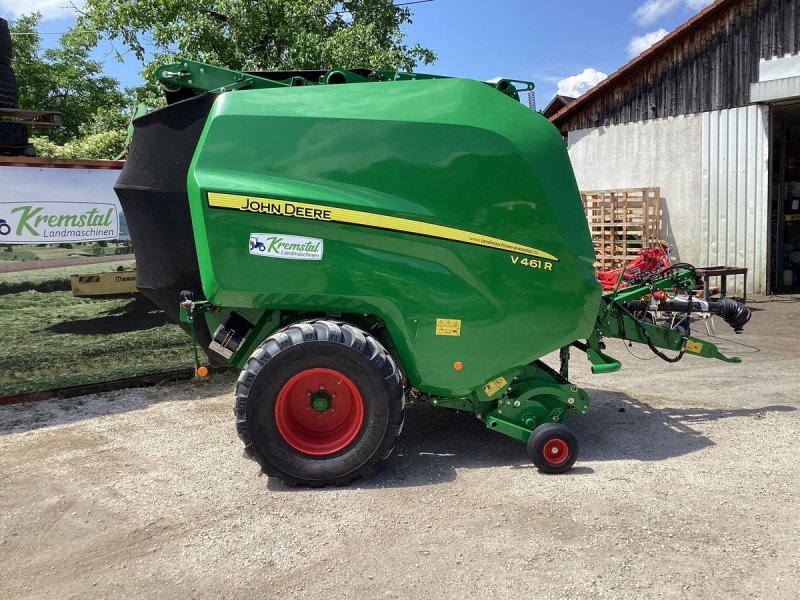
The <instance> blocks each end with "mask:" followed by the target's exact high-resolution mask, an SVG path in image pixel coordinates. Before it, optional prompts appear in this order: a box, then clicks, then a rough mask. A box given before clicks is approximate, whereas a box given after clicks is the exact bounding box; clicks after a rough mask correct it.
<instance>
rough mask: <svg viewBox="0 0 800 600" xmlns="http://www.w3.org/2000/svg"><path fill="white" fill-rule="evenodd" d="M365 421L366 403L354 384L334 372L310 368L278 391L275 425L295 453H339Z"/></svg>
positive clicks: (353, 437) (320, 454) (315, 454)
mask: <svg viewBox="0 0 800 600" xmlns="http://www.w3.org/2000/svg"><path fill="white" fill-rule="evenodd" d="M363 422H364V401H363V399H362V398H361V393H360V392H359V391H358V388H357V387H356V386H355V384H354V383H353V381H352V380H351V379H350V378H349V377H347V375H343V374H342V373H340V372H339V371H334V370H333V369H307V370H305V371H301V372H300V373H297V374H296V375H294V376H293V377H292V378H291V379H289V381H287V382H286V383H285V384H284V386H283V387H282V388H281V391H280V392H278V398H277V400H276V401H275V424H276V425H277V426H278V431H279V432H280V434H281V436H283V439H284V440H285V441H286V443H287V444H289V445H290V446H291V447H292V448H294V449H295V450H299V451H300V452H303V453H305V454H312V455H314V456H324V455H326V454H333V453H334V452H338V451H339V450H341V449H342V448H344V447H345V446H347V445H348V444H349V443H350V442H352V441H353V440H354V439H355V437H356V435H358V432H359V430H360V429H361V424H362V423H363Z"/></svg>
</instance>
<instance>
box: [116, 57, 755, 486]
mask: <svg viewBox="0 0 800 600" xmlns="http://www.w3.org/2000/svg"><path fill="white" fill-rule="evenodd" d="M158 77H159V79H160V80H161V81H162V83H163V84H165V89H166V90H167V98H168V100H169V102H170V104H169V105H168V106H167V107H165V108H163V109H160V110H157V111H154V112H152V113H149V114H147V115H144V116H142V117H140V118H138V119H136V120H135V121H134V134H133V138H132V143H131V146H130V148H129V154H128V160H127V161H126V165H125V168H124V169H123V172H122V174H121V176H120V178H119V181H118V183H117V185H116V188H115V189H116V191H117V193H118V195H119V198H120V201H121V203H122V207H123V210H124V212H125V215H126V218H127V221H128V224H129V227H130V231H131V236H132V239H133V242H134V248H135V252H136V257H137V266H138V281H137V285H138V286H139V287H140V289H142V291H143V292H145V293H146V294H148V295H149V296H150V297H151V298H152V299H153V300H154V301H155V302H156V303H157V304H159V305H160V306H162V308H164V310H166V311H168V312H169V313H170V314H172V315H173V317H175V318H176V320H177V319H181V320H182V322H183V323H184V326H185V327H186V328H187V330H189V331H190V332H191V333H192V336H193V339H195V340H196V343H197V344H199V346H200V347H202V348H203V349H204V350H205V352H206V354H207V355H208V357H209V359H210V361H211V362H212V363H213V364H232V365H235V366H238V367H240V368H242V371H241V375H240V377H239V380H238V384H237V389H236V400H235V414H236V424H237V429H238V432H239V435H240V437H241V438H242V440H243V441H244V443H245V450H246V452H247V454H248V455H249V456H251V457H252V458H254V459H255V460H257V461H258V462H259V463H260V464H261V466H262V468H263V470H264V471H265V472H266V473H267V474H269V475H273V476H276V477H279V478H281V479H282V480H283V481H285V482H287V483H289V484H307V485H326V484H343V483H347V482H349V481H351V480H352V479H354V478H356V477H359V476H363V475H365V474H367V473H369V472H370V471H372V470H373V469H374V468H375V467H376V466H377V465H378V464H379V463H380V462H381V461H382V460H383V459H385V458H386V457H387V456H388V455H389V453H390V452H391V450H392V447H393V445H394V442H395V440H396V438H397V436H398V435H399V433H400V430H401V427H402V423H403V411H404V406H405V401H406V398H413V399H419V400H427V401H429V402H431V404H433V405H435V406H438V407H442V408H451V409H457V410H467V411H471V412H474V413H475V414H476V415H477V417H478V418H480V419H482V420H483V421H484V422H485V423H486V425H487V427H488V428H490V429H494V430H496V431H499V432H501V433H504V434H506V435H509V436H511V437H512V438H514V439H517V440H519V441H521V442H523V443H526V444H527V447H528V452H529V454H530V456H531V459H532V460H533V461H534V462H535V463H536V465H537V466H538V467H539V468H540V469H541V470H542V471H545V472H561V471H565V470H567V469H569V468H570V467H571V466H572V464H573V463H574V462H575V459H576V457H577V449H578V448H577V440H576V439H575V437H574V435H572V434H571V433H570V431H569V430H568V429H567V428H566V427H565V426H564V425H563V421H564V420H565V418H566V416H567V415H568V414H582V413H584V412H585V411H586V410H587V408H588V397H587V395H586V394H585V392H583V391H582V390H579V389H578V388H577V387H576V386H574V385H572V384H571V383H570V382H569V381H568V380H567V366H566V365H567V360H568V356H569V351H568V348H569V347H570V345H574V346H577V347H579V348H581V349H582V350H585V351H586V352H587V354H588V356H589V358H590V360H592V362H593V364H594V365H595V370H597V371H602V370H612V369H615V368H618V366H619V363H617V362H616V361H615V360H614V359H612V358H610V357H608V356H606V355H605V354H604V353H603V352H602V349H603V345H602V341H601V336H602V335H611V336H616V337H625V338H628V339H634V340H635V341H640V342H643V343H648V345H650V346H651V347H654V349H655V346H658V347H663V348H670V349H672V350H676V351H679V352H681V354H682V353H683V352H685V351H689V352H690V353H694V354H698V355H702V356H716V357H718V358H723V359H725V357H722V356H721V355H719V353H718V352H717V351H716V348H714V347H713V345H710V344H706V343H703V344H705V346H703V347H701V348H699V349H698V348H697V347H696V346H692V345H691V344H694V343H695V342H692V341H691V340H693V338H689V337H687V336H688V334H687V333H686V332H684V331H681V332H677V331H675V330H672V329H670V328H669V327H663V326H659V325H658V324H657V323H654V322H652V319H651V320H650V321H648V320H644V319H639V318H637V317H636V315H634V314H632V313H631V312H630V311H629V310H628V309H627V308H626V306H625V304H624V301H634V300H635V301H639V302H641V298H642V297H643V296H644V295H646V294H647V293H648V291H652V290H654V289H655V288H659V289H665V288H670V289H675V288H676V287H677V288H687V287H688V285H689V276H690V270H687V269H683V270H680V269H675V270H669V271H668V272H664V273H660V274H659V275H658V277H655V278H653V280H652V281H648V282H642V285H641V286H639V287H641V288H642V289H640V290H639V293H638V295H636V294H635V293H634V290H636V289H637V288H636V286H632V287H627V288H625V290H615V291H614V293H613V294H607V295H606V296H601V288H600V285H599V284H598V282H597V280H596V278H595V272H594V267H593V263H594V260H595V255H594V250H593V246H592V241H591V238H590V236H589V231H588V226H587V222H586V218H585V215H584V212H583V208H582V205H581V201H580V196H579V192H578V188H577V185H576V182H575V178H574V175H573V172H572V169H571V166H570V162H569V157H568V155H567V152H566V148H565V146H564V142H563V139H562V137H561V136H560V134H559V133H558V131H557V130H556V129H555V128H554V127H553V126H552V125H551V124H550V123H549V122H548V121H547V120H546V119H545V118H544V117H542V116H541V115H539V114H538V113H536V112H534V111H531V110H530V109H528V108H527V107H525V106H523V105H522V104H520V103H519V102H518V101H515V97H516V95H517V93H516V92H517V91H516V89H515V88H514V85H513V82H510V81H508V80H503V81H501V82H498V83H497V84H493V85H487V84H484V83H481V82H476V81H472V80H466V79H453V78H445V77H437V76H426V75H420V74H407V73H395V72H383V71H371V70H363V69H357V70H352V71H344V70H340V69H337V70H334V71H318V72H314V71H295V72H271V73H237V72H233V71H228V70H226V69H221V68H219V67H213V66H211V65H203V64H201V63H194V62H191V61H182V62H180V63H177V64H174V65H168V66H166V67H162V68H161V69H160V70H159V71H158ZM337 84H347V85H337ZM692 283H693V282H692ZM624 294H627V295H624ZM179 297H180V299H181V301H180V304H179V303H178V302H177V299H178V298H179ZM688 306H689V310H690V311H691V310H692V307H693V306H694V310H700V308H699V307H698V306H697V305H695V303H694V302H693V301H691V300H689V301H688ZM644 310H647V307H645V309H644ZM748 316H749V313H748ZM628 320H633V323H628ZM740 320H741V317H740ZM626 325H627V327H628V331H627V332H626ZM637 336H638V337H637ZM579 340H586V341H585V342H580V341H579ZM697 343H700V342H697ZM687 346H688V348H689V349H688V350H687ZM559 349H561V359H562V361H561V362H562V364H561V369H560V370H559V371H556V370H554V369H552V368H550V367H549V366H547V365H546V364H545V363H543V362H542V361H541V360H540V359H541V358H542V357H543V356H545V355H547V354H549V353H551V352H553V351H555V350H559ZM730 360H736V359H730Z"/></svg>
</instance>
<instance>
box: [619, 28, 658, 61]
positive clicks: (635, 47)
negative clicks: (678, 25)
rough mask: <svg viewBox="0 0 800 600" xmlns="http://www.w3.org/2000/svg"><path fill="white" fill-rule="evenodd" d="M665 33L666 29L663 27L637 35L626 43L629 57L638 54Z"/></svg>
mask: <svg viewBox="0 0 800 600" xmlns="http://www.w3.org/2000/svg"><path fill="white" fill-rule="evenodd" d="M665 35H667V30H666V29H664V28H663V27H661V28H660V29H657V30H656V31H651V32H650V33H645V34H644V35H637V36H636V37H634V38H633V39H632V40H631V41H630V42H629V43H628V48H627V51H628V56H630V57H631V58H633V57H634V56H638V55H639V54H641V53H642V52H644V51H645V50H647V49H648V48H649V47H650V46H652V45H653V44H655V43H656V42H657V41H658V40H660V39H661V38H663V37H664V36H665Z"/></svg>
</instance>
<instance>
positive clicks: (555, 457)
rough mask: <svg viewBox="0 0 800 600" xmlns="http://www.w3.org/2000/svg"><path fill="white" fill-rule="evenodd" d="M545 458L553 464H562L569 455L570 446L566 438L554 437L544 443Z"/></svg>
mask: <svg viewBox="0 0 800 600" xmlns="http://www.w3.org/2000/svg"><path fill="white" fill-rule="evenodd" d="M543 454H544V459H545V460H546V461H547V462H549V463H550V464H552V465H560V464H561V463H563V462H564V461H565V460H567V458H568V457H569V446H568V445H567V443H566V442H565V441H564V440H561V439H559V438H553V439H551V440H547V442H546V443H545V445H544V452H543Z"/></svg>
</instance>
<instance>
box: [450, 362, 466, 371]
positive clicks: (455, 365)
mask: <svg viewBox="0 0 800 600" xmlns="http://www.w3.org/2000/svg"><path fill="white" fill-rule="evenodd" d="M453 368H454V369H455V370H456V371H460V370H461V369H463V368H464V365H463V363H462V362H461V361H460V360H457V361H456V362H454V363H453Z"/></svg>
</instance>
